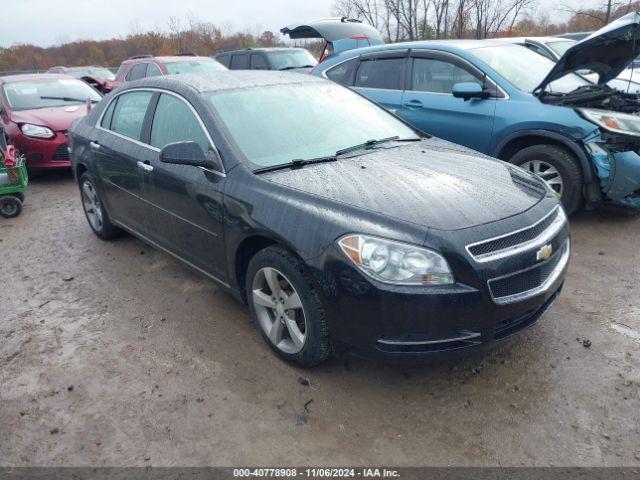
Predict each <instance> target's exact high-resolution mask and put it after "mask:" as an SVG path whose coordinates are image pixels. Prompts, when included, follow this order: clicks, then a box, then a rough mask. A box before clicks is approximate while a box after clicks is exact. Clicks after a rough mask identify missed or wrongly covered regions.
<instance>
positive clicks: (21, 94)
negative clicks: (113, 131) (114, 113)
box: [3, 78, 102, 110]
mask: <svg viewBox="0 0 640 480" xmlns="http://www.w3.org/2000/svg"><path fill="white" fill-rule="evenodd" d="M3 89H4V95H5V97H6V99H7V101H8V102H9V106H10V107H11V109H12V110H31V109H34V108H48V107H62V106H65V105H72V104H78V103H85V102H86V101H87V100H91V101H95V102H99V101H100V99H101V98H102V97H101V96H100V94H99V93H98V92H96V91H95V90H94V89H93V88H91V87H90V86H89V85H87V84H86V83H85V82H83V81H81V80H76V79H75V78H55V79H46V80H45V79H42V80H40V79H38V80H29V81H24V82H11V83H7V84H5V85H4V87H3Z"/></svg>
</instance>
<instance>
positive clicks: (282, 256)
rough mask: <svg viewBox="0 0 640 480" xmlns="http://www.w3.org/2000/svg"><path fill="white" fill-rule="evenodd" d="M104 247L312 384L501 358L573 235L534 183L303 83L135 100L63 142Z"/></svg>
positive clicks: (215, 88) (211, 80)
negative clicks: (248, 331) (339, 372)
mask: <svg viewBox="0 0 640 480" xmlns="http://www.w3.org/2000/svg"><path fill="white" fill-rule="evenodd" d="M69 135H70V141H71V144H70V149H71V151H72V155H71V157H72V162H73V169H74V172H75V175H76V178H77V181H78V184H79V187H80V192H81V198H82V203H83V206H84V210H85V213H86V216H87V219H88V221H89V225H90V226H91V228H92V229H93V231H94V232H95V233H96V234H97V235H98V236H99V237H100V238H102V239H105V240H108V239H111V238H114V237H115V236H116V235H118V234H119V233H121V232H122V231H127V232H130V233H132V234H133V235H135V236H137V237H139V238H140V239H142V240H143V241H145V242H147V243H149V244H151V245H153V246H156V247H158V248H160V249H163V250H165V251H167V252H168V253H170V254H172V255H174V256H175V257H177V258H178V259H180V260H181V261H183V262H184V263H186V264H187V265H188V266H190V267H192V268H193V269H195V270H197V271H198V272H200V273H202V274H203V275H206V276H207V277H210V278H212V279H214V280H216V281H217V282H219V283H220V284H221V285H222V286H224V287H225V288H226V289H227V290H228V291H229V292H231V293H232V294H234V295H236V296H237V297H238V298H239V299H241V300H242V301H245V302H247V303H248V305H249V309H250V312H251V316H252V317H253V319H254V320H255V322H256V324H257V326H258V328H259V330H260V332H261V333H262V335H263V336H264V338H265V340H266V341H267V342H268V344H269V345H270V346H271V347H272V348H273V349H274V350H275V352H276V353H278V354H279V355H280V356H282V357H284V358H285V359H287V360H290V361H293V362H296V363H298V364H301V365H304V366H312V365H315V364H317V363H319V362H321V361H323V360H325V359H326V358H327V357H329V356H330V355H331V354H332V353H336V354H346V353H354V354H358V355H362V356H368V357H384V358H387V359H388V358H393V359H396V358H397V359H407V358H408V359H412V358H423V357H427V356H430V355H433V354H436V353H442V352H449V351H461V350H466V349H472V348H474V347H477V346H480V345H483V344H488V343H492V342H494V341H495V340H499V339H502V338H505V337H507V336H509V335H511V334H513V333H515V332H517V331H520V330H522V329H523V328H525V327H528V326H530V325H532V324H533V323H535V322H536V321H537V320H538V319H539V318H540V317H541V316H542V315H543V314H544V313H545V312H546V310H547V309H548V308H549V307H550V305H551V304H552V303H553V301H554V300H555V298H556V297H557V295H558V293H559V292H560V289H561V287H562V284H563V281H564V274H565V270H566V266H567V263H568V259H569V249H570V243H569V242H570V241H569V227H568V224H567V221H566V217H565V214H564V211H563V210H562V207H561V206H560V204H559V202H558V199H557V196H556V195H555V193H554V192H552V191H550V190H549V189H548V188H547V187H546V186H545V184H544V183H543V182H541V181H540V180H539V179H538V178H537V177H535V176H532V175H531V174H529V173H527V172H525V171H523V170H521V169H519V168H516V167H513V166H511V165H509V164H507V163H504V162H501V161H498V160H494V159H491V158H488V157H485V156H482V155H481V154H478V153H477V152H473V151H471V150H468V149H465V148H463V147H459V146H457V145H453V144H451V143H448V142H444V141H442V140H438V139H435V138H430V137H427V136H425V135H424V134H421V133H420V132H417V131H415V130H414V129H412V128H411V127H409V126H408V125H406V124H405V123H403V122H402V121H401V120H399V119H398V118H396V117H395V116H393V115H392V114H390V113H388V112H387V111H385V110H383V109H382V108H380V107H378V106H376V105H375V104H373V103H372V102H370V101H369V100H367V99H365V98H363V97H361V96H359V95H358V94H356V93H354V92H352V91H350V90H348V89H346V88H343V87H341V86H339V85H336V84H334V83H332V82H329V81H326V80H323V79H318V78H315V77H311V76H305V75H299V74H295V73H277V72H218V73H216V74H210V75H180V76H179V77H171V76H168V77H155V78H148V79H144V80H140V81H136V82H132V83H130V84H127V85H126V86H124V87H122V88H120V89H118V90H117V91H115V92H113V93H112V94H110V95H109V96H107V97H105V99H104V100H103V101H102V102H100V104H99V105H97V106H96V107H95V108H94V109H93V111H92V112H91V113H90V114H89V115H87V116H86V117H85V118H83V119H81V120H79V121H77V122H76V123H75V124H74V125H73V126H72V128H71V130H70V134H69Z"/></svg>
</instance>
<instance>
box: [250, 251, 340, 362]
mask: <svg viewBox="0 0 640 480" xmlns="http://www.w3.org/2000/svg"><path fill="white" fill-rule="evenodd" d="M246 292H247V301H248V303H249V310H250V312H251V316H252V318H253V320H254V321H255V323H256V324H257V326H258V329H259V330H260V333H261V334H262V336H263V338H264V339H265V341H266V342H267V343H268V344H269V346H270V347H271V348H272V349H273V350H274V351H275V352H276V353H277V354H278V355H279V356H280V357H282V358H284V359H285V360H287V361H290V362H293V363H297V364H298V365H302V366H304V367H312V366H314V365H317V364H318V363H320V362H322V361H323V360H326V359H327V358H328V357H329V355H330V353H331V348H330V346H329V329H328V326H327V323H326V320H325V316H324V310H323V308H322V305H321V303H320V299H319V297H318V295H317V293H316V291H315V289H314V287H313V284H312V282H311V279H310V278H309V277H308V275H307V273H306V268H305V266H304V264H303V263H302V262H301V261H300V260H299V259H297V258H296V257H294V256H293V255H292V254H290V253H289V252H287V251H286V250H284V249H282V248H279V247H268V248H265V249H264V250H261V251H260V252H258V253H257V254H256V255H255V256H254V257H253V258H252V259H251V261H250V262H249V268H248V271H247V280H246Z"/></svg>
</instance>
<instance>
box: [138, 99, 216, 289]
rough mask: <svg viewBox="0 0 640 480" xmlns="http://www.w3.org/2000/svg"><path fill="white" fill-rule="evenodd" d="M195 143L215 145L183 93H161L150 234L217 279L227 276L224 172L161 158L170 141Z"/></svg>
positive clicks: (153, 139)
mask: <svg viewBox="0 0 640 480" xmlns="http://www.w3.org/2000/svg"><path fill="white" fill-rule="evenodd" d="M184 141H192V142H197V143H198V144H199V145H200V146H201V147H202V149H203V150H204V151H205V152H206V151H208V150H211V149H213V148H215V147H214V146H213V142H212V140H211V138H210V136H209V134H208V133H207V131H206V129H205V127H204V125H203V124H202V122H201V121H200V117H199V116H198V114H197V112H196V111H195V110H194V109H193V107H192V106H191V104H189V103H188V102H187V101H186V100H185V99H184V98H182V97H179V96H177V95H173V94H169V93H162V94H160V98H159V99H158V104H157V106H156V109H155V113H154V115H153V122H152V124H151V132H150V144H151V147H152V148H153V149H154V152H153V159H152V161H151V166H152V168H153V171H151V172H150V174H149V189H150V201H151V203H152V204H153V207H154V214H153V223H154V226H153V232H152V233H151V235H152V238H153V239H154V240H155V241H157V242H158V243H159V244H161V245H162V246H163V247H165V248H167V249H168V250H170V251H172V252H173V253H175V254H176V255H178V256H179V257H181V258H182V259H184V260H186V261H188V262H189V263H191V264H192V265H194V266H195V267H197V268H199V269H201V270H204V271H205V272H207V273H209V274H210V275H213V276H214V277H216V278H217V279H219V280H222V281H225V280H226V278H227V268H226V265H227V263H226V257H225V254H224V234H223V233H224V232H223V227H224V223H223V195H224V184H225V180H226V177H225V176H224V174H220V173H219V172H213V171H209V170H205V169H203V168H199V167H194V166H190V165H173V164H167V163H163V162H161V161H160V150H161V149H162V147H164V146H165V145H167V144H169V143H175V142H184Z"/></svg>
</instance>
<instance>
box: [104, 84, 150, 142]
mask: <svg viewBox="0 0 640 480" xmlns="http://www.w3.org/2000/svg"><path fill="white" fill-rule="evenodd" d="M152 96H153V93H152V92H130V93H123V94H122V95H120V96H119V97H118V102H117V104H116V106H115V109H114V111H113V118H112V119H111V130H112V131H114V132H116V133H119V134H120V135H124V136H125V137H129V138H132V139H134V140H138V141H139V140H140V134H141V133H142V123H143V122H144V116H145V115H146V113H147V107H148V106H149V101H150V100H151V97H152Z"/></svg>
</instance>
